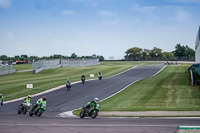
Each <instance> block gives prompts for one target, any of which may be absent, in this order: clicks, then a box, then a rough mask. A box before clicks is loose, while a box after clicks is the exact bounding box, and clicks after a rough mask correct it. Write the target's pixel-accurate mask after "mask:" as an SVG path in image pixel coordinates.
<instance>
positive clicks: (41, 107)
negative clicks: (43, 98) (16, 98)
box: [29, 104, 46, 117]
mask: <svg viewBox="0 0 200 133" xmlns="http://www.w3.org/2000/svg"><path fill="white" fill-rule="evenodd" d="M45 109H46V106H44V105H43V104H40V105H38V106H34V107H33V108H32V109H31V110H30V111H29V116H32V115H34V114H35V115H37V116H38V117H40V116H41V115H42V113H43V112H44V111H45Z"/></svg>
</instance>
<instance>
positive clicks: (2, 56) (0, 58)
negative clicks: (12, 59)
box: [0, 55, 8, 61]
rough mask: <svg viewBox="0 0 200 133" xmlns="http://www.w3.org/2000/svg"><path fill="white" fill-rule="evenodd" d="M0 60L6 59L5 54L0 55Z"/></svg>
mask: <svg viewBox="0 0 200 133" xmlns="http://www.w3.org/2000/svg"><path fill="white" fill-rule="evenodd" d="M0 60H2V61H8V57H7V56H6V55H1V56H0Z"/></svg>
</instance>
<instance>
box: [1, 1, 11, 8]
mask: <svg viewBox="0 0 200 133" xmlns="http://www.w3.org/2000/svg"><path fill="white" fill-rule="evenodd" d="M11 5H12V1H11V0H0V8H10V7H11Z"/></svg>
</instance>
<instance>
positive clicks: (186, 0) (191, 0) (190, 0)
mask: <svg viewBox="0 0 200 133" xmlns="http://www.w3.org/2000/svg"><path fill="white" fill-rule="evenodd" d="M177 1H178V2H182V3H200V0H177Z"/></svg>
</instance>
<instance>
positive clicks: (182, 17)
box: [176, 9, 191, 22]
mask: <svg viewBox="0 0 200 133" xmlns="http://www.w3.org/2000/svg"><path fill="white" fill-rule="evenodd" d="M176 18H177V21H179V22H185V21H188V20H189V19H190V18H191V15H190V13H189V12H186V11H184V10H182V9H179V10H178V11H177V14H176Z"/></svg>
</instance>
